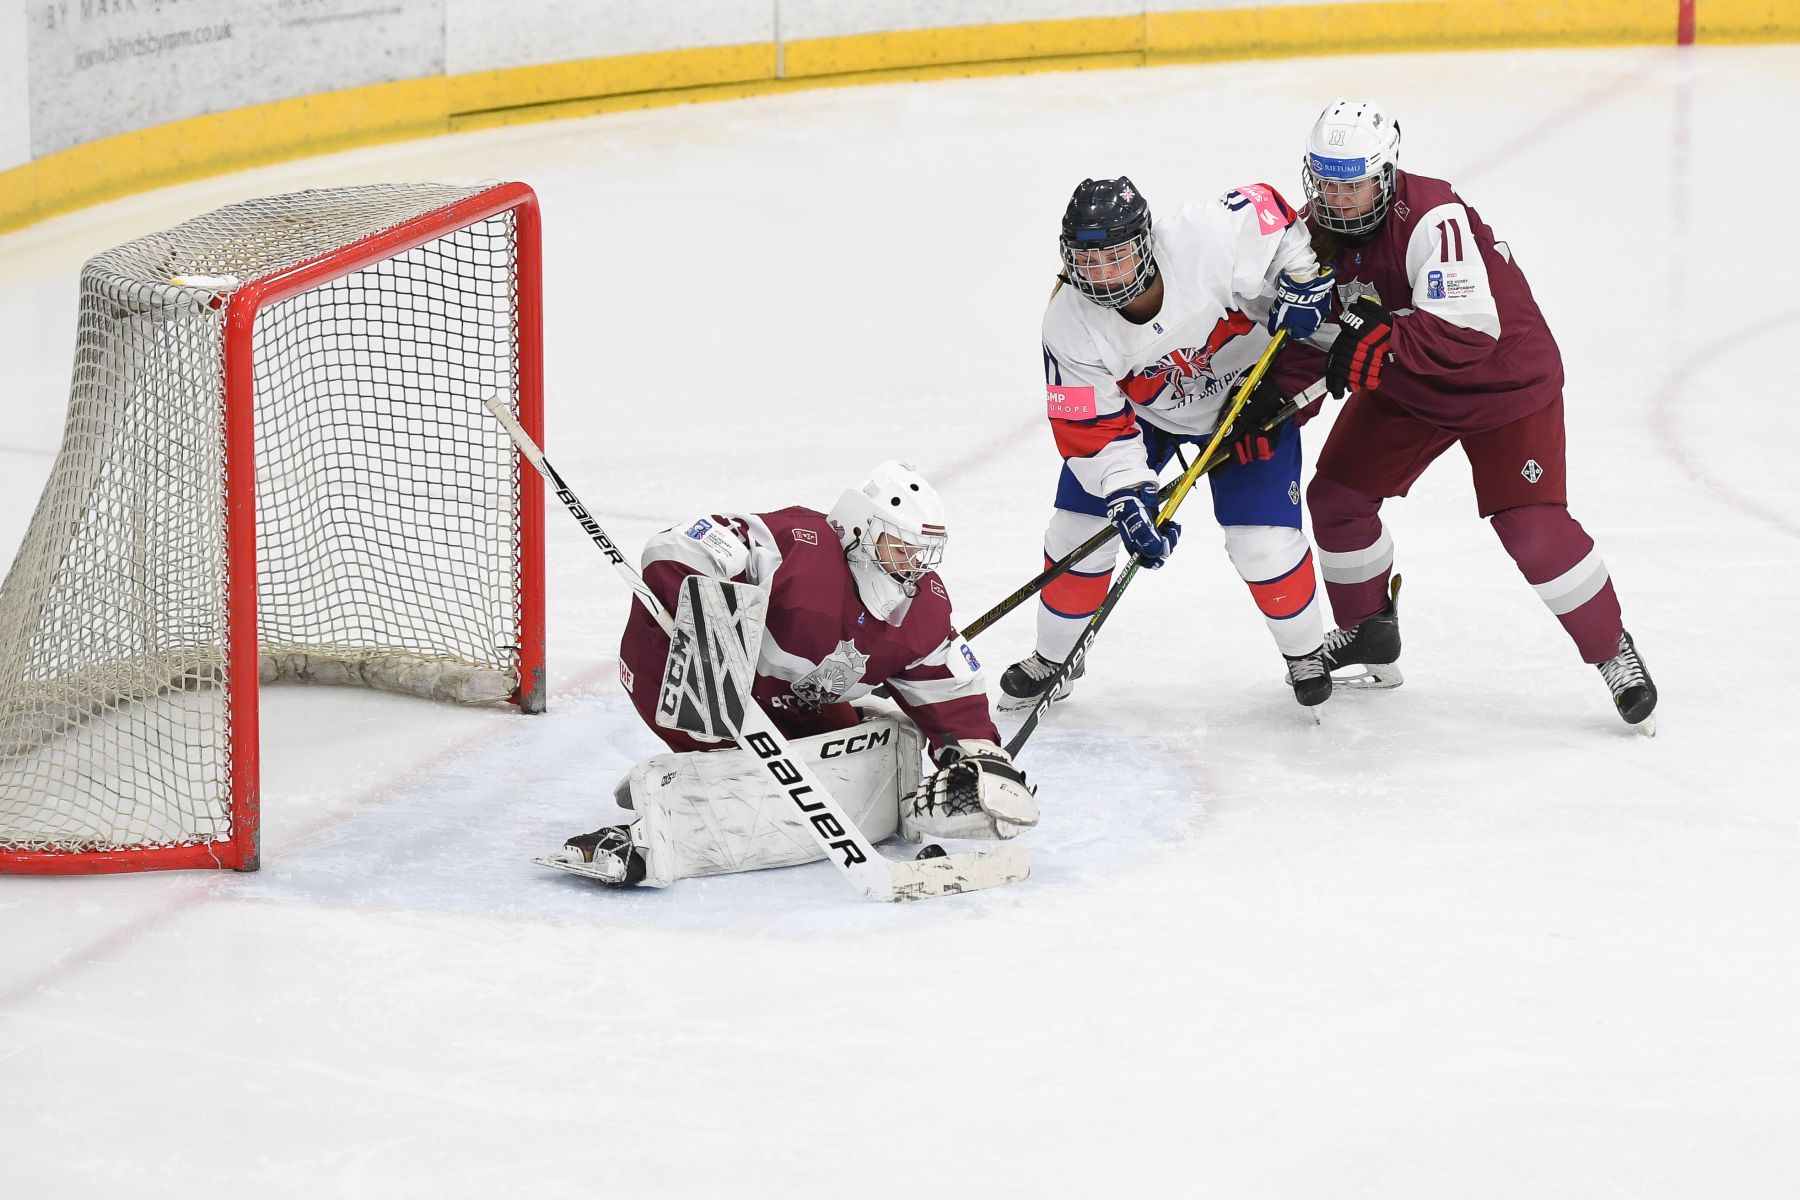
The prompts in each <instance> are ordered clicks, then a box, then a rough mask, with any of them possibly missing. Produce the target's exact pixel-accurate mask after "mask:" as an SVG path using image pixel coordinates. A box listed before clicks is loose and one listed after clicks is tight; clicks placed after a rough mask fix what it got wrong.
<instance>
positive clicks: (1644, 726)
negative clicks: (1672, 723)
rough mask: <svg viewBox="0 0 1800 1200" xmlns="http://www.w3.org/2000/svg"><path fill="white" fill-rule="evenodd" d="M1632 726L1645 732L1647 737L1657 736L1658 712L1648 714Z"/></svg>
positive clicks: (1640, 731)
mask: <svg viewBox="0 0 1800 1200" xmlns="http://www.w3.org/2000/svg"><path fill="white" fill-rule="evenodd" d="M1632 728H1633V729H1635V730H1637V731H1638V732H1639V733H1641V734H1643V735H1644V736H1645V737H1655V736H1656V714H1655V713H1651V714H1650V715H1649V716H1647V717H1645V718H1644V719H1643V720H1641V721H1639V722H1638V723H1637V724H1636V725H1633V726H1632Z"/></svg>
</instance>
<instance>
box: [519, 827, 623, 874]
mask: <svg viewBox="0 0 1800 1200" xmlns="http://www.w3.org/2000/svg"><path fill="white" fill-rule="evenodd" d="M533 861H535V862H538V863H541V864H543V865H544V866H546V867H554V868H556V869H557V870H559V871H568V872H570V873H571V874H574V875H583V876H586V877H587V878H589V879H598V880H599V881H600V882H601V883H609V884H612V885H613V886H614V887H631V886H632V885H634V884H638V883H642V882H643V881H644V869H645V868H644V854H643V851H641V850H639V849H638V848H637V847H636V846H634V845H632V844H631V826H629V825H603V826H601V827H600V828H599V829H596V830H594V832H592V833H583V834H577V835H576V836H575V837H572V838H570V839H569V840H568V841H566V842H564V843H563V848H562V849H561V850H559V851H557V852H556V853H555V854H546V855H545V856H544V857H542V858H539V859H534V860H533Z"/></svg>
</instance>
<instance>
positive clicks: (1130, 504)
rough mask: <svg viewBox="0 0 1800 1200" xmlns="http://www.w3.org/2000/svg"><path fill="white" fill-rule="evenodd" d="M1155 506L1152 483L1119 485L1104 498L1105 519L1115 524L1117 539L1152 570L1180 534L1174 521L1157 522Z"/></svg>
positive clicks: (1172, 550)
mask: <svg viewBox="0 0 1800 1200" xmlns="http://www.w3.org/2000/svg"><path fill="white" fill-rule="evenodd" d="M1156 510H1157V499H1156V485H1155V484H1154V483H1142V484H1139V485H1138V486H1137V487H1134V488H1121V489H1120V490H1118V491H1116V492H1113V493H1112V494H1111V495H1109V496H1107V498H1106V519H1107V520H1109V521H1111V522H1112V523H1113V525H1114V526H1115V527H1117V528H1118V531H1119V540H1120V541H1121V542H1124V543H1125V548H1126V549H1127V550H1129V551H1131V552H1132V553H1133V554H1135V555H1137V556H1138V558H1139V560H1140V561H1142V562H1143V564H1144V565H1145V566H1146V567H1149V568H1150V569H1151V570H1153V571H1154V570H1155V569H1156V568H1157V567H1160V566H1162V565H1163V560H1164V559H1166V558H1168V557H1169V555H1171V554H1173V553H1175V543H1176V542H1177V541H1179V540H1180V538H1181V526H1180V525H1179V524H1177V523H1176V522H1174V521H1170V522H1169V523H1168V524H1167V525H1162V526H1158V525H1157V523H1156Z"/></svg>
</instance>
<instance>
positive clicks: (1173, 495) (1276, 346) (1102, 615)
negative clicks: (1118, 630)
mask: <svg viewBox="0 0 1800 1200" xmlns="http://www.w3.org/2000/svg"><path fill="white" fill-rule="evenodd" d="M1287 337H1288V331H1287V330H1286V329H1277V330H1276V331H1275V336H1274V337H1272V338H1270V339H1269V345H1268V347H1267V348H1266V349H1265V350H1264V351H1263V352H1262V357H1261V358H1259V359H1257V360H1256V365H1255V366H1253V367H1251V368H1250V372H1249V374H1247V375H1245V376H1244V381H1243V382H1242V383H1240V384H1238V387H1237V391H1236V392H1235V393H1233V395H1232V397H1231V403H1230V404H1228V405H1226V408H1225V412H1224V413H1222V414H1221V415H1220V418H1219V427H1218V429H1217V430H1215V431H1214V433H1213V435H1212V440H1211V441H1209V442H1207V444H1206V449H1205V450H1204V451H1203V452H1202V453H1201V454H1200V456H1199V457H1198V458H1197V459H1196V460H1195V461H1194V465H1193V466H1191V467H1189V468H1188V469H1187V470H1185V471H1183V472H1182V473H1181V478H1179V479H1177V480H1176V481H1175V487H1174V490H1172V491H1171V492H1170V493H1169V496H1168V498H1167V499H1166V500H1164V501H1163V505H1162V509H1161V510H1160V511H1159V512H1158V513H1157V515H1156V523H1157V525H1159V526H1160V525H1165V524H1167V523H1168V521H1169V519H1170V518H1171V517H1173V516H1174V515H1175V510H1176V509H1178V508H1180V507H1181V502H1182V501H1183V500H1185V499H1187V494H1188V493H1189V492H1190V491H1192V490H1193V487H1194V484H1195V483H1196V482H1197V481H1198V480H1199V478H1200V476H1201V475H1202V474H1203V473H1204V472H1205V471H1206V470H1207V464H1209V463H1211V462H1212V461H1213V455H1214V454H1215V453H1216V452H1217V451H1218V450H1219V447H1220V445H1221V444H1222V443H1223V442H1224V441H1225V435H1226V434H1227V433H1229V432H1230V431H1231V425H1232V422H1234V421H1236V420H1237V416H1238V413H1239V412H1241V411H1243V408H1244V404H1245V403H1246V402H1247V401H1248V400H1249V399H1250V393H1251V392H1253V391H1255V390H1256V385H1257V384H1259V383H1261V382H1262V377H1263V376H1264V375H1265V374H1267V373H1268V370H1269V367H1270V366H1271V365H1272V364H1273V363H1274V362H1275V356H1276V355H1277V354H1278V353H1280V352H1281V348H1282V346H1284V345H1286V344H1287ZM1307 390H1308V391H1311V390H1312V389H1311V388H1308V389H1307ZM1307 403H1309V404H1310V403H1311V401H1308V402H1307ZM1143 564H1144V560H1143V559H1141V558H1139V557H1138V556H1137V555H1135V554H1134V555H1132V556H1131V561H1130V562H1129V563H1127V564H1126V565H1125V571H1124V573H1123V574H1122V575H1120V576H1119V580H1118V582H1117V583H1115V584H1113V585H1112V590H1111V591H1109V592H1107V593H1106V599H1105V601H1103V602H1102V603H1101V605H1100V608H1099V609H1098V610H1097V611H1096V612H1095V613H1094V615H1093V616H1091V617H1089V618H1088V623H1087V625H1086V626H1085V627H1084V628H1083V629H1082V631H1081V636H1080V637H1078V638H1076V639H1075V646H1074V648H1073V649H1071V650H1070V651H1069V657H1068V658H1066V659H1064V660H1063V664H1062V666H1060V667H1058V668H1057V670H1056V674H1055V675H1053V676H1051V677H1050V682H1049V683H1048V684H1046V685H1045V687H1044V690H1043V692H1042V693H1041V694H1040V695H1039V696H1038V698H1037V703H1035V704H1033V705H1032V706H1031V711H1030V712H1028V713H1026V714H1025V723H1024V724H1023V725H1021V726H1019V728H1018V731H1017V732H1015V733H1014V734H1013V735H1012V738H1011V739H1010V740H1009V741H1008V742H1007V743H1006V752H1007V754H1009V755H1011V756H1013V757H1015V758H1016V757H1017V756H1018V753H1019V750H1020V748H1021V747H1023V746H1024V745H1025V740H1026V739H1027V738H1029V737H1030V736H1031V733H1032V731H1033V730H1034V729H1036V728H1037V725H1038V721H1039V720H1040V719H1042V717H1043V715H1044V710H1045V709H1047V708H1049V707H1050V702H1051V700H1053V699H1054V698H1055V697H1056V689H1057V688H1059V687H1061V686H1062V682H1063V680H1064V679H1067V678H1068V677H1069V674H1070V672H1072V671H1074V670H1075V669H1076V668H1077V667H1079V666H1080V665H1081V663H1082V661H1083V660H1085V659H1086V658H1087V652H1088V647H1090V646H1092V645H1093V644H1094V638H1095V637H1096V636H1097V635H1098V634H1099V633H1100V627H1101V626H1102V625H1104V624H1106V618H1107V617H1109V616H1111V615H1112V611H1113V609H1114V608H1116V607H1118V603H1119V597H1121V596H1123V595H1124V594H1125V589H1126V587H1127V586H1129V585H1130V583H1131V581H1132V580H1133V579H1135V578H1137V573H1138V568H1139V567H1141V566H1143Z"/></svg>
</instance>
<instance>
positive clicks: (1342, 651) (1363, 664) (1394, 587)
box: [1301, 575, 1406, 703]
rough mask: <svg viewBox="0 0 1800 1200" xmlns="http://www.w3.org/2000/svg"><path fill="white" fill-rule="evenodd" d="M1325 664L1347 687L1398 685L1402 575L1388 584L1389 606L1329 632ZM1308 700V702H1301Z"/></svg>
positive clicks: (1403, 679) (1334, 678)
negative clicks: (1347, 627) (1345, 627)
mask: <svg viewBox="0 0 1800 1200" xmlns="http://www.w3.org/2000/svg"><path fill="white" fill-rule="evenodd" d="M1324 654H1325V663H1326V665H1327V666H1328V667H1329V668H1330V670H1331V682H1332V683H1333V684H1334V685H1336V686H1337V687H1346V688H1363V689H1373V688H1396V687H1399V686H1400V685H1401V684H1402V683H1404V682H1406V677H1405V676H1404V675H1402V674H1400V667H1399V665H1398V663H1399V660H1400V576H1398V575H1396V576H1394V578H1393V582H1392V583H1390V584H1389V586H1388V602H1387V607H1386V608H1384V609H1382V610H1381V611H1380V612H1378V613H1376V614H1375V615H1374V616H1372V617H1366V618H1364V619H1363V620H1361V621H1358V622H1357V623H1356V624H1355V625H1352V626H1351V627H1350V628H1349V629H1333V630H1332V631H1331V632H1329V633H1327V634H1326V635H1325V646H1324ZM1301 703H1305V701H1301Z"/></svg>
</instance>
